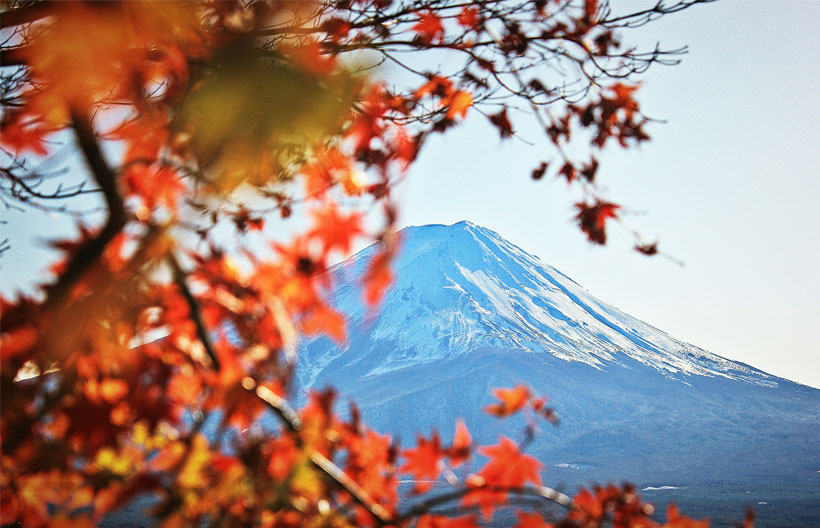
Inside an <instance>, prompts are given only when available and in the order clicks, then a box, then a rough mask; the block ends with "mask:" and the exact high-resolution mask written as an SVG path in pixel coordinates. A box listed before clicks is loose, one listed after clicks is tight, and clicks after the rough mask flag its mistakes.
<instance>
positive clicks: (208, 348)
mask: <svg viewBox="0 0 820 528" xmlns="http://www.w3.org/2000/svg"><path fill="white" fill-rule="evenodd" d="M168 262H169V263H170V264H171V269H172V271H173V272H174V284H176V285H177V288H179V290H180V292H182V296H183V297H184V298H185V302H186V303H188V310H189V311H190V313H191V319H192V320H193V321H194V326H196V335H197V337H198V338H199V341H200V342H201V343H202V347H203V348H204V349H205V354H207V355H208V359H209V360H211V364H212V365H213V367H214V368H215V369H216V370H219V369H220V365H219V358H217V356H216V353H215V352H214V349H213V346H212V345H211V339H210V338H209V337H208V330H207V329H206V328H205V323H204V322H203V321H202V315H201V313H200V307H199V303H198V302H197V300H196V298H195V297H194V295H193V294H192V293H191V290H190V288H188V284H187V283H186V282H185V271H183V269H182V267H181V266H180V265H179V261H177V259H176V257H174V255H170V256H169V257H168Z"/></svg>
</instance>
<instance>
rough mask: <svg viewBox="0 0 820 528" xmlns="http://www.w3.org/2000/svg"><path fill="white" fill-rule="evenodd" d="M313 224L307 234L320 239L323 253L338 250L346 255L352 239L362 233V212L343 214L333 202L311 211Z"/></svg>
mask: <svg viewBox="0 0 820 528" xmlns="http://www.w3.org/2000/svg"><path fill="white" fill-rule="evenodd" d="M312 216H313V221H314V226H313V229H311V230H310V233H309V236H311V237H315V238H318V239H319V240H321V241H322V244H323V246H324V252H325V254H327V253H329V252H331V251H333V250H338V251H339V252H341V253H342V254H343V256H347V254H348V253H350V247H351V245H352V244H353V240H354V239H355V238H356V237H358V236H360V235H363V234H364V230H363V229H362V214H361V213H350V214H344V213H342V212H341V211H339V208H338V206H337V205H336V204H335V203H331V204H330V205H327V206H325V207H323V208H321V209H318V210H315V211H313V212H312Z"/></svg>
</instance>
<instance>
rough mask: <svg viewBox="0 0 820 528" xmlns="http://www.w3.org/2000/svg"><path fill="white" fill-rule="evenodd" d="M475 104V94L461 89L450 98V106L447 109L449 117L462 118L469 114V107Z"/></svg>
mask: <svg viewBox="0 0 820 528" xmlns="http://www.w3.org/2000/svg"><path fill="white" fill-rule="evenodd" d="M471 106H473V96H472V94H470V92H464V91H459V92H456V93H455V94H454V95H453V96H452V97H451V98H450V108H448V109H447V119H455V117H456V116H460V117H461V118H462V119H464V117H465V116H466V115H467V109H468V108H470V107H471Z"/></svg>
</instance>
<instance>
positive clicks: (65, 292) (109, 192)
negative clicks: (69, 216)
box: [43, 109, 126, 311]
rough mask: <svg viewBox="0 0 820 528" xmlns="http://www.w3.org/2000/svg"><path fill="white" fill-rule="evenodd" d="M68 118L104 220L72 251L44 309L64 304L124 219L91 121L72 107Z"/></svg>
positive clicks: (111, 176)
mask: <svg viewBox="0 0 820 528" xmlns="http://www.w3.org/2000/svg"><path fill="white" fill-rule="evenodd" d="M71 119H72V125H73V127H74V131H75V132H76V134H77V142H78V143H79V145H80V150H82V152H83V155H84V156H85V161H86V164H87V165H88V168H89V170H90V171H91V175H92V177H93V178H94V180H95V181H96V182H97V185H98V186H99V188H100V190H101V191H102V193H103V196H104V197H105V203H106V206H107V207H108V219H107V220H106V222H105V225H104V226H103V228H102V230H101V231H100V234H99V235H97V238H95V239H93V240H91V241H90V242H89V243H88V244H86V245H85V246H83V247H82V248H81V249H80V250H79V251H77V253H75V254H74V257H73V258H72V259H71V260H70V261H69V263H68V266H66V269H65V271H64V272H63V274H62V275H61V276H60V278H59V279H58V281H57V283H56V284H54V286H52V287H51V288H49V293H48V299H47V300H46V302H45V304H44V305H43V310H44V311H47V310H49V309H53V308H59V307H61V306H62V305H63V304H64V303H65V301H66V300H67V299H68V297H69V294H70V292H71V290H72V288H73V287H74V286H75V285H76V284H77V282H78V281H79V280H80V279H81V278H82V276H83V275H84V274H85V272H86V271H88V269H89V268H90V267H91V266H92V265H93V264H94V263H95V262H97V261H98V260H99V258H100V257H101V256H102V254H103V251H104V250H105V247H106V246H107V245H108V243H109V242H111V240H112V239H113V238H114V236H116V235H117V233H119V232H120V231H121V230H122V228H123V226H125V221H126V215H125V206H124V205H123V202H122V197H121V196H120V193H119V190H118V189H117V181H116V178H115V176H114V172H113V171H112V170H111V168H110V167H109V166H108V163H107V162H106V161H105V158H104V157H103V155H102V152H101V151H100V146H99V144H97V138H96V137H95V135H94V129H93V128H92V126H91V120H90V119H89V117H88V116H87V115H85V114H82V113H79V112H78V111H76V109H75V110H72V115H71Z"/></svg>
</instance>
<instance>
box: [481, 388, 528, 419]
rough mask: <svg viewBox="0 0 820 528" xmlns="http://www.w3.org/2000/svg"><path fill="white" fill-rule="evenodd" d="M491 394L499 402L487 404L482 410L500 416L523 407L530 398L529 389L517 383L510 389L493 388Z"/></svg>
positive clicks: (512, 412) (507, 414)
mask: <svg viewBox="0 0 820 528" xmlns="http://www.w3.org/2000/svg"><path fill="white" fill-rule="evenodd" d="M493 394H494V395H495V397H496V398H498V399H499V400H500V403H494V404H492V405H488V406H487V407H485V408H484V412H486V413H487V414H491V415H493V416H498V417H502V418H503V417H505V416H509V415H511V414H514V413H516V412H518V411H520V410H521V409H523V408H524V406H525V405H526V404H527V401H528V400H529V399H530V390H529V389H528V388H527V387H525V386H523V385H517V386H515V387H514V388H512V389H493Z"/></svg>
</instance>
